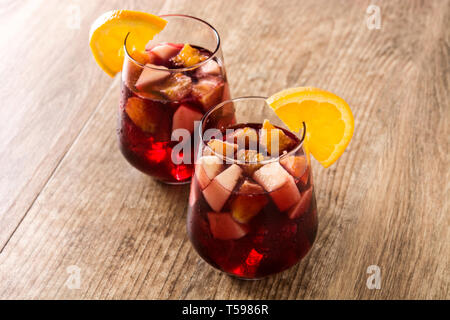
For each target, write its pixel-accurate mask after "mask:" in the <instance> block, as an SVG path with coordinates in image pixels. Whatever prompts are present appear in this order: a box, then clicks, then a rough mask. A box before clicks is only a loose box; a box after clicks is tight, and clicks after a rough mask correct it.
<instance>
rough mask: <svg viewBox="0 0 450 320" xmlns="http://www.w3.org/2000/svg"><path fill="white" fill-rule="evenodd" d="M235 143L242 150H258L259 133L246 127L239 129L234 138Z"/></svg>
mask: <svg viewBox="0 0 450 320" xmlns="http://www.w3.org/2000/svg"><path fill="white" fill-rule="evenodd" d="M232 138H233V140H234V142H235V143H237V145H238V146H239V147H240V148H247V149H257V148H258V132H256V130H255V129H253V128H249V127H244V128H240V129H237V130H236V131H235V132H234V133H233V136H232Z"/></svg>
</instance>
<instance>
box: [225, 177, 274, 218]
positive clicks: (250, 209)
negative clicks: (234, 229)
mask: <svg viewBox="0 0 450 320" xmlns="http://www.w3.org/2000/svg"><path fill="white" fill-rule="evenodd" d="M264 193H265V192H264V189H263V188H262V187H261V186H260V185H259V184H256V183H251V182H249V181H248V180H246V181H245V182H244V183H243V184H242V186H241V187H240V188H239V191H238V196H237V197H236V198H235V199H234V200H233V202H232V203H231V214H232V216H233V218H234V219H235V220H236V221H238V222H240V223H247V222H249V221H250V220H251V219H252V218H253V217H254V216H256V215H257V214H258V213H259V212H260V211H261V210H262V208H264V206H265V205H266V204H267V202H268V199H267V196H266V195H265V194H264Z"/></svg>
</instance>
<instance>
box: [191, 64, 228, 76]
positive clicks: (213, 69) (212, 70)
mask: <svg viewBox="0 0 450 320" xmlns="http://www.w3.org/2000/svg"><path fill="white" fill-rule="evenodd" d="M221 73H222V70H221V68H220V66H219V64H218V63H217V62H216V61H214V60H209V61H208V62H205V63H204V64H203V65H202V66H200V67H199V68H198V69H197V71H196V72H195V74H196V75H197V77H198V78H202V77H205V76H220V75H221Z"/></svg>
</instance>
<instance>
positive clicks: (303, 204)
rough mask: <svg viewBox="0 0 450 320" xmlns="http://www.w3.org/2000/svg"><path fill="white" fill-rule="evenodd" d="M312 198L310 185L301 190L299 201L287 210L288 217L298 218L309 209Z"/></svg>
mask: <svg viewBox="0 0 450 320" xmlns="http://www.w3.org/2000/svg"><path fill="white" fill-rule="evenodd" d="M311 200H312V186H311V187H309V188H308V190H306V191H304V192H302V197H301V199H300V201H299V202H298V203H297V204H296V205H295V206H293V207H292V208H291V209H290V210H289V212H288V216H289V218H290V219H297V218H300V217H301V216H302V215H303V214H304V213H305V212H307V211H308V210H309V207H310V206H311Z"/></svg>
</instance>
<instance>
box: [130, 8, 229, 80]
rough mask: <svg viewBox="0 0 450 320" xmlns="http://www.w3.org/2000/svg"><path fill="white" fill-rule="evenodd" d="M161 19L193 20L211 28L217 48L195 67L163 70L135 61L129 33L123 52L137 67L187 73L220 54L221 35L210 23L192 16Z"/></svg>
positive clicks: (178, 15)
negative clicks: (129, 44)
mask: <svg viewBox="0 0 450 320" xmlns="http://www.w3.org/2000/svg"><path fill="white" fill-rule="evenodd" d="M159 17H160V18H167V17H176V18H186V19H188V20H189V19H192V20H196V21H198V22H200V23H203V24H204V25H205V26H207V27H209V28H210V29H211V30H212V31H213V33H214V36H215V37H216V48H215V49H214V51H213V52H212V54H211V56H209V57H208V58H207V59H206V60H203V61H201V62H199V63H196V64H194V65H193V66H190V67H185V68H170V69H168V68H161V67H160V66H154V67H153V66H148V65H146V64H142V63H140V62H139V61H137V60H136V59H134V58H133V57H132V56H131V55H130V54H129V52H128V49H127V40H128V37H129V36H130V34H131V31H130V32H128V33H127V35H126V37H125V40H124V42H123V50H124V52H125V58H128V59H130V60H131V61H133V62H134V63H135V64H137V65H139V66H141V67H143V68H148V69H152V70H164V71H168V72H186V71H191V70H194V69H197V68H198V67H200V66H202V65H204V64H206V63H207V62H208V61H210V60H212V59H213V58H214V57H215V56H216V55H217V53H218V52H219V49H220V45H221V42H220V35H219V32H217V30H216V28H214V27H213V26H212V25H211V24H210V23H209V22H206V21H205V20H202V19H200V18H197V17H194V16H190V15H187V14H163V15H159Z"/></svg>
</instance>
